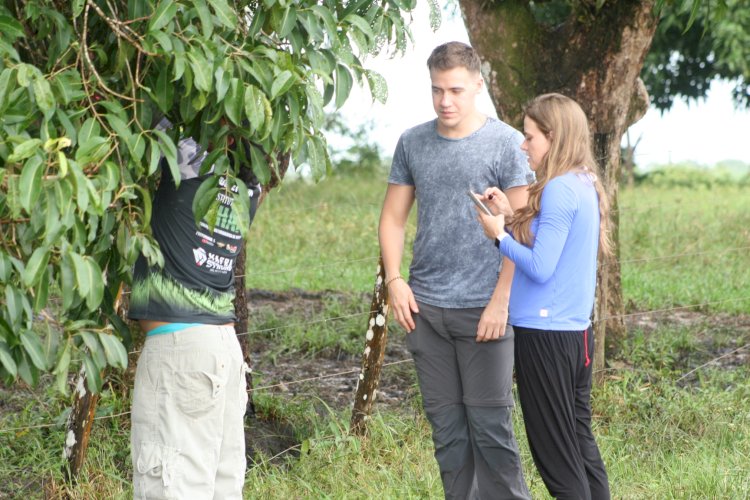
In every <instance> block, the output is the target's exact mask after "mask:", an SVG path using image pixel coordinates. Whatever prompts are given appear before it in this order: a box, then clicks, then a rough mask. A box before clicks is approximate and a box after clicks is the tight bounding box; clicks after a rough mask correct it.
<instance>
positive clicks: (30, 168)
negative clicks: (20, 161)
mask: <svg viewBox="0 0 750 500" xmlns="http://www.w3.org/2000/svg"><path fill="white" fill-rule="evenodd" d="M44 167H45V164H44V161H42V159H41V158H40V157H39V156H38V155H35V156H32V157H31V158H29V159H28V160H26V163H25V164H24V166H23V171H22V172H21V179H20V183H19V188H20V190H21V192H20V201H21V206H22V207H23V208H24V210H26V212H27V213H31V211H32V209H33V208H35V206H36V202H37V200H39V195H40V194H42V175H43V174H44Z"/></svg>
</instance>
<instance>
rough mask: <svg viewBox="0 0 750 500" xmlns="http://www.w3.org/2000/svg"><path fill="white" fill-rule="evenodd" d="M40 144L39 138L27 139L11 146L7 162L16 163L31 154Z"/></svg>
mask: <svg viewBox="0 0 750 500" xmlns="http://www.w3.org/2000/svg"><path fill="white" fill-rule="evenodd" d="M41 145H42V140H41V139H27V140H25V141H23V142H22V143H21V144H19V145H17V146H16V147H15V148H13V153H12V154H11V155H10V156H8V163H16V162H20V161H21V160H25V159H26V158H28V157H30V156H31V155H33V154H34V153H35V152H36V150H37V149H39V147H40V146H41Z"/></svg>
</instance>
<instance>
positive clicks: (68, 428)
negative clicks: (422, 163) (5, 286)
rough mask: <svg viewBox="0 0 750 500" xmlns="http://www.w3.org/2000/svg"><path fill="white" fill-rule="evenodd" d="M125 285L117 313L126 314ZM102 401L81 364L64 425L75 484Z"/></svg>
mask: <svg viewBox="0 0 750 500" xmlns="http://www.w3.org/2000/svg"><path fill="white" fill-rule="evenodd" d="M124 292H125V288H124V284H123V283H120V287H119V288H118V290H117V296H116V297H115V303H114V311H115V314H118V315H120V316H122V315H123V301H124V297H125V293H124ZM98 403H99V394H94V393H92V392H91V391H90V390H88V388H87V387H86V369H85V367H84V366H83V365H81V369H80V371H79V372H78V376H77V377H76V383H75V392H74V400H73V406H72V408H71V410H70V414H69V415H68V420H67V423H66V424H65V445H64V447H63V457H64V458H65V459H66V460H67V462H66V463H65V465H63V467H62V473H63V477H64V478H65V481H67V482H68V483H70V484H73V483H74V482H75V481H76V479H77V478H78V473H79V472H81V469H82V468H83V462H84V460H85V459H86V450H87V449H88V446H89V436H90V435H91V428H92V426H93V425H94V414H95V413H96V405H97V404H98Z"/></svg>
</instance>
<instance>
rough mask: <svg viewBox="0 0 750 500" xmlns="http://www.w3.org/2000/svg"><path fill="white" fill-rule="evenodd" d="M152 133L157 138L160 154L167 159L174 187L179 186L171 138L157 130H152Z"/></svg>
mask: <svg viewBox="0 0 750 500" xmlns="http://www.w3.org/2000/svg"><path fill="white" fill-rule="evenodd" d="M153 132H154V134H156V135H157V136H158V137H159V142H158V144H159V149H161V152H162V154H163V155H164V157H165V158H166V159H167V164H168V165H169V170H170V172H171V173H172V179H174V182H175V185H176V186H179V185H180V167H179V165H177V147H176V146H175V144H174V141H172V138H171V137H169V136H168V135H167V134H166V133H164V132H162V131H161V130H158V129H154V130H153Z"/></svg>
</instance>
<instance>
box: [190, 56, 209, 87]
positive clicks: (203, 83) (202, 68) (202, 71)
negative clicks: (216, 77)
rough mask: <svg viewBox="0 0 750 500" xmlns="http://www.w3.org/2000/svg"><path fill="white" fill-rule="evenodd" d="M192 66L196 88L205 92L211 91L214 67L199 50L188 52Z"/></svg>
mask: <svg viewBox="0 0 750 500" xmlns="http://www.w3.org/2000/svg"><path fill="white" fill-rule="evenodd" d="M187 56H188V59H189V60H190V67H191V68H192V69H193V78H194V79H193V82H194V83H195V88H197V89H198V90H202V91H203V92H211V88H212V86H213V78H212V69H213V68H212V67H211V65H210V64H209V63H208V61H207V60H206V57H205V56H204V55H203V54H201V53H200V52H199V51H192V52H188V55H187Z"/></svg>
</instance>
